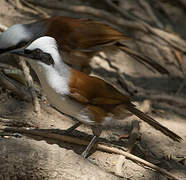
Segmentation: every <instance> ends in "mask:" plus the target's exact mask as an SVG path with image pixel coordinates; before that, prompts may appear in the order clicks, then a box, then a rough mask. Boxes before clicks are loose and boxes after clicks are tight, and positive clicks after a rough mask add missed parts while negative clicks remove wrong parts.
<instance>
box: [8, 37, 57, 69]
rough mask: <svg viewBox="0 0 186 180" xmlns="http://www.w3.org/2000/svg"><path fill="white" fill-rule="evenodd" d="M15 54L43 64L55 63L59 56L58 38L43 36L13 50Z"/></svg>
mask: <svg viewBox="0 0 186 180" xmlns="http://www.w3.org/2000/svg"><path fill="white" fill-rule="evenodd" d="M11 53H13V54H17V55H20V56H24V57H26V58H27V59H28V61H29V59H31V60H32V63H37V64H38V63H39V64H42V65H48V66H50V65H54V64H55V61H57V60H58V59H59V58H58V57H57V58H56V56H59V52H58V48H57V43H56V40H55V39H54V38H52V37H49V36H43V37H40V38H38V39H36V40H35V41H33V42H32V43H31V44H30V45H29V46H28V47H26V48H25V49H21V50H14V51H11Z"/></svg>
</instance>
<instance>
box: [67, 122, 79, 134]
mask: <svg viewBox="0 0 186 180" xmlns="http://www.w3.org/2000/svg"><path fill="white" fill-rule="evenodd" d="M81 124H82V123H81V122H79V121H78V122H77V123H76V124H74V125H73V126H71V127H70V128H68V129H66V130H65V133H66V134H69V133H71V132H72V131H73V130H74V129H76V128H77V127H79V126H80V125H81Z"/></svg>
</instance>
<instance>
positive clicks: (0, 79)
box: [0, 72, 32, 102]
mask: <svg viewBox="0 0 186 180" xmlns="http://www.w3.org/2000/svg"><path fill="white" fill-rule="evenodd" d="M0 83H1V85H2V86H4V87H5V88H6V89H9V90H11V91H13V92H14V93H15V94H16V95H18V96H19V97H20V98H21V99H23V100H25V101H29V102H30V101H31V100H32V97H31V96H30V93H29V92H28V91H27V90H26V89H25V87H24V86H23V85H22V84H20V83H18V82H16V81H15V80H13V79H10V78H8V77H7V76H5V75H4V74H3V73H2V72H0Z"/></svg>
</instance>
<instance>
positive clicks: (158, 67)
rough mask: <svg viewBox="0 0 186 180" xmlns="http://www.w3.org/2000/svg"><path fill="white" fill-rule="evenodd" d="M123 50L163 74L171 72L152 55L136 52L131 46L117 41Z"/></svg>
mask: <svg viewBox="0 0 186 180" xmlns="http://www.w3.org/2000/svg"><path fill="white" fill-rule="evenodd" d="M115 45H116V46H117V47H118V48H119V49H120V50H121V51H124V52H125V53H127V54H128V55H129V56H132V57H134V58H135V59H136V60H137V61H138V62H140V63H142V64H144V65H145V63H147V64H148V65H150V66H151V67H153V68H154V69H156V70H157V71H158V72H160V73H162V74H170V73H169V71H168V70H167V69H165V68H164V67H163V66H161V65H160V64H158V63H157V62H156V61H155V60H153V59H152V58H150V57H147V56H144V55H142V54H139V53H137V52H135V51H134V50H131V49H130V48H128V47H126V46H125V45H123V44H121V43H119V42H117V43H116V44H115ZM146 66H147V65H146Z"/></svg>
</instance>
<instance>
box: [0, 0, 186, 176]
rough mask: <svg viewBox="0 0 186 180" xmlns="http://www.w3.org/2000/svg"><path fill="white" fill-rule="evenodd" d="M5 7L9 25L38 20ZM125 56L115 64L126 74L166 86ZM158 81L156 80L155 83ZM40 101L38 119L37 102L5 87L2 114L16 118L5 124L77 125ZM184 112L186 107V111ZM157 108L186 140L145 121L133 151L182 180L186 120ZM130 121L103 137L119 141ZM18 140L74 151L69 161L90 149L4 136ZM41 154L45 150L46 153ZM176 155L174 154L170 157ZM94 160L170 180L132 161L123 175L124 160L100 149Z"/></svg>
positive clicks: (106, 72) (0, 95) (1, 14)
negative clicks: (25, 100) (125, 59)
mask: <svg viewBox="0 0 186 180" xmlns="http://www.w3.org/2000/svg"><path fill="white" fill-rule="evenodd" d="M0 9H1V10H0V23H2V24H4V25H6V26H10V25H11V24H14V23H20V22H28V21H29V20H31V19H32V18H30V17H29V16H26V15H23V14H21V13H20V12H18V11H17V10H16V9H14V7H12V6H11V5H9V4H8V3H7V2H6V1H4V0H1V4H0ZM10 58H11V56H8V55H4V56H2V57H0V61H5V60H6V59H9V60H10ZM123 58H125V55H123V54H122V53H119V54H117V56H115V57H114V58H113V59H115V60H113V64H114V65H115V66H117V67H118V68H120V70H121V72H125V73H126V74H129V75H130V76H131V77H133V79H137V81H136V84H140V83H141V82H143V84H142V85H141V86H144V87H145V89H153V88H152V87H155V88H154V89H153V90H154V91H159V90H161V86H162V85H164V83H165V81H162V82H161V83H160V85H159V86H158V82H157V81H156V79H158V78H159V77H160V76H159V75H157V74H153V73H151V72H150V71H148V70H146V71H145V70H144V71H141V70H140V71H139V70H138V69H139V66H141V65H137V64H136V63H135V64H134V63H133V61H130V59H129V60H128V61H125V62H124V61H121V59H123ZM92 66H93V68H94V73H95V74H99V75H100V74H101V75H102V77H104V78H106V79H107V80H111V81H113V82H114V76H113V75H115V71H114V70H113V69H111V68H110V67H109V66H108V64H107V62H106V61H103V60H100V59H99V58H95V61H94V62H93V63H92ZM102 67H103V68H104V69H102ZM121 67H122V68H121ZM140 78H141V80H140ZM143 78H146V81H145V82H144V81H143ZM153 79H154V84H152V80H153ZM170 82H171V80H170ZM167 91H168V90H167ZM183 93H185V92H183ZM39 101H40V104H41V107H42V110H41V115H40V116H39V117H38V116H36V115H35V113H34V112H33V106H32V104H31V103H27V102H23V101H21V100H20V99H19V98H18V97H16V96H14V95H13V94H12V93H11V92H10V91H8V90H5V89H3V88H1V87H0V114H8V116H9V117H11V119H10V120H9V121H6V120H4V121H2V119H1V118H0V127H7V126H15V124H16V122H20V124H23V123H25V124H29V125H30V126H33V127H37V128H40V129H66V128H68V127H70V126H71V125H72V124H74V122H73V120H72V119H70V118H69V117H67V116H65V115H62V114H61V113H59V112H57V111H56V110H54V109H53V108H51V107H50V106H49V104H48V103H47V101H46V100H45V98H44V97H40V98H39ZM183 111H185V109H183ZM152 112H153V113H152V114H151V115H152V117H154V118H155V119H156V120H158V121H159V122H161V123H162V124H163V125H165V126H167V127H168V128H170V129H171V130H173V131H174V132H175V133H177V134H179V135H180V136H181V137H182V138H183V141H182V142H181V143H177V142H173V141H172V140H170V139H169V138H167V137H165V136H164V135H162V134H161V133H159V132H158V131H156V130H154V129H153V128H151V127H150V126H148V125H147V124H146V123H144V122H142V123H140V132H141V134H142V135H141V140H140V141H139V142H138V145H137V146H136V147H135V149H134V150H133V153H134V154H136V155H137V156H140V157H142V158H144V159H146V160H148V161H150V162H152V163H154V164H157V165H158V166H160V167H163V168H165V169H167V170H168V171H170V172H172V173H173V174H174V175H177V176H178V177H180V178H181V179H186V160H183V161H180V159H181V158H186V131H185V127H186V118H185V117H184V116H181V115H178V114H176V113H174V112H173V111H171V110H166V109H164V110H162V109H155V108H153V109H152ZM154 112H155V113H154ZM160 115H161V116H160ZM130 122H131V119H127V120H125V121H121V122H118V123H116V124H113V125H112V127H106V128H105V130H104V131H103V133H102V136H101V138H104V139H107V140H110V141H113V140H116V141H118V137H119V136H120V135H122V134H127V133H128V131H129V129H130ZM16 126H17V124H16ZM20 126H22V125H20ZM24 126H25V125H24ZM77 130H78V131H80V132H82V135H83V136H84V137H85V138H88V136H87V134H90V135H91V130H90V128H88V127H86V126H84V125H82V126H81V127H79V128H78V129H77ZM80 132H77V134H81V133H80ZM16 141H17V142H19V141H20V143H21V142H27V143H29V142H30V141H32V142H33V141H34V143H35V144H37V145H41V146H42V147H45V148H46V149H50V148H52V150H53V151H54V152H57V151H60V152H61V151H63V150H64V151H68V152H69V151H70V152H69V153H70V154H71V155H69V159H68V160H69V161H73V158H74V154H80V153H81V152H82V151H83V149H84V147H81V146H76V145H70V144H65V143H63V142H54V143H53V144H50V143H48V142H47V141H46V140H44V141H38V140H36V139H32V138H29V137H27V136H22V138H21V140H20V139H19V138H15V137H9V138H8V139H6V138H0V144H1V145H2V144H4V146H6V143H7V146H8V144H9V143H10V144H11V143H12V144H14V143H15V142H16ZM119 143H120V144H123V146H126V140H123V141H121V142H119ZM55 144H56V145H55ZM16 148H17V146H16ZM33 148H34V147H33ZM40 153H41V154H42V152H40ZM170 156H171V157H172V158H170V159H167V158H166V157H170ZM89 158H90V160H91V161H93V164H95V165H96V166H98V167H99V168H100V169H101V170H102V171H106V172H107V173H110V174H112V176H113V179H120V178H122V179H123V178H126V179H167V178H166V177H165V176H162V175H160V174H157V173H155V172H153V171H151V170H149V169H146V168H144V167H142V166H140V165H138V164H136V163H134V162H132V161H129V160H128V161H126V162H125V164H124V165H123V169H122V171H121V174H120V176H118V175H116V174H117V173H116V164H117V162H118V161H119V160H120V159H121V158H122V157H120V156H118V155H114V154H108V153H105V152H99V151H96V152H94V153H93V154H92V155H91V156H90V157H89ZM66 160H67V159H66ZM66 163H68V162H66ZM82 168H83V167H82ZM23 171H24V170H23ZM69 171H70V170H69ZM95 174H96V172H95ZM20 177H21V176H20ZM61 177H65V178H64V179H75V178H73V177H68V176H65V175H64V176H61ZM76 177H77V176H76ZM0 179H4V178H3V176H0ZM54 179H59V178H54ZM80 179H86V177H84V178H83V176H82V177H81V178H80ZM87 179H88V178H87ZM108 179H109V178H108ZM111 179H112V178H111Z"/></svg>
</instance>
